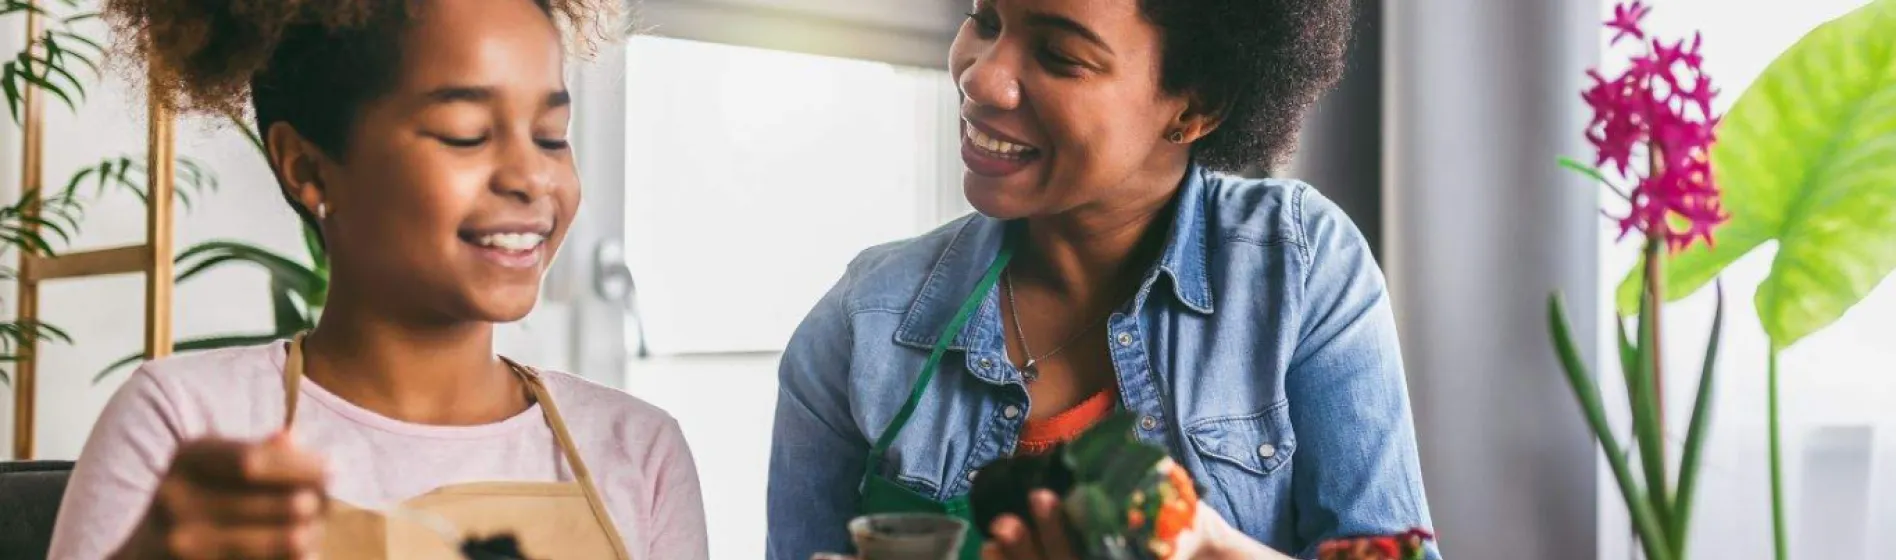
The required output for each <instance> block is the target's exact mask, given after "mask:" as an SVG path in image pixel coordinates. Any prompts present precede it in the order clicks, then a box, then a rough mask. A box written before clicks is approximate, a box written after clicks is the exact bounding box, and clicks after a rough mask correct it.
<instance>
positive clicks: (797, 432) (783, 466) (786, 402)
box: [765, 274, 869, 560]
mask: <svg viewBox="0 0 1896 560" xmlns="http://www.w3.org/2000/svg"><path fill="white" fill-rule="evenodd" d="M848 284H849V277H848V274H845V276H844V278H843V280H842V281H841V282H839V283H838V284H837V285H836V287H834V288H832V289H831V290H830V292H829V294H828V295H825V296H824V297H823V299H822V300H821V301H819V302H818V303H817V305H816V308H815V309H814V310H812V311H811V312H810V314H809V316H807V317H806V318H805V319H804V320H803V323H802V324H801V325H800V326H798V327H797V330H796V334H794V335H792V336H791V338H790V345H789V347H788V348H787V349H785V351H784V355H783V361H782V363H781V365H780V366H779V369H778V389H777V415H776V423H775V426H774V428H773V429H772V431H771V445H770V475H769V476H770V480H769V489H768V491H767V492H768V498H767V505H766V508H767V511H766V515H767V517H768V525H769V529H768V534H767V536H766V537H765V538H766V540H767V543H766V549H767V550H768V555H767V556H768V558H770V559H772V560H807V559H808V558H809V557H810V555H811V554H813V553H816V552H848V551H849V550H850V544H849V535H848V531H847V529H846V528H845V524H847V523H848V521H849V519H850V518H851V517H853V516H854V514H855V511H856V509H857V502H858V501H859V496H858V494H857V491H858V489H857V486H858V485H859V484H860V482H861V479H862V474H863V465H864V463H863V460H864V458H865V457H866V456H867V454H868V452H869V444H868V441H867V440H866V438H865V437H864V436H863V434H862V432H861V430H859V429H858V428H857V426H856V424H855V422H854V421H853V420H852V417H851V415H850V412H849V402H848V395H849V391H848V379H849V368H850V349H851V344H852V338H853V337H852V333H851V332H850V325H849V314H848V311H847V309H846V305H845V298H844V295H845V293H846V291H847V285H848Z"/></svg>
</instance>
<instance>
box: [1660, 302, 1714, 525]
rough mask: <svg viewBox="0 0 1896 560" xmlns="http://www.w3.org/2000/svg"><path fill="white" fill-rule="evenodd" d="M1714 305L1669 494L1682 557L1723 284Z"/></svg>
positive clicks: (1707, 425)
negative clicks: (1675, 485)
mask: <svg viewBox="0 0 1896 560" xmlns="http://www.w3.org/2000/svg"><path fill="white" fill-rule="evenodd" d="M1717 290H1718V307H1717V309H1716V310H1715V311H1713V312H1712V334H1711V337H1710V339H1709V340H1708V341H1707V342H1706V343H1705V360H1704V361H1703V362H1702V363H1701V364H1700V368H1699V386H1698V396H1697V397H1695V398H1694V400H1693V401H1692V420H1691V424H1690V427H1688V428H1686V432H1685V450H1684V451H1683V452H1682V455H1681V457H1680V459H1679V488H1678V490H1677V493H1676V494H1673V498H1672V519H1671V520H1670V521H1671V522H1672V527H1671V535H1672V536H1673V537H1674V540H1673V542H1672V553H1673V556H1674V557H1676V558H1685V557H1686V556H1685V545H1686V542H1685V541H1686V540H1687V539H1685V536H1686V535H1687V534H1688V533H1689V532H1690V531H1691V529H1692V495H1693V493H1694V492H1696V491H1697V490H1698V473H1699V457H1700V456H1701V454H1702V453H1703V452H1704V450H1705V438H1706V437H1707V436H1706V435H1705V434H1706V432H1707V431H1708V430H1710V429H1711V423H1712V372H1713V370H1715V369H1717V368H1716V366H1717V365H1718V342H1719V339H1720V338H1722V337H1721V335H1720V333H1723V332H1724V330H1725V287H1724V286H1723V285H1720V286H1718V288H1717Z"/></svg>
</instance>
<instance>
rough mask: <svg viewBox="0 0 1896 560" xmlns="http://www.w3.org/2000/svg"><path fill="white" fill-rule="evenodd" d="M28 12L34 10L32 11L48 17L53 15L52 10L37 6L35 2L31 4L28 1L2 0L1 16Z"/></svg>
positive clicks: (0, 5) (0, 4) (0, 6)
mask: <svg viewBox="0 0 1896 560" xmlns="http://www.w3.org/2000/svg"><path fill="white" fill-rule="evenodd" d="M26 12H32V13H35V14H39V15H42V16H47V17H51V16H52V12H48V11H46V8H41V7H39V6H35V5H33V4H29V3H26V2H20V1H17V0H6V1H5V2H0V16H6V15H13V14H16V13H26Z"/></svg>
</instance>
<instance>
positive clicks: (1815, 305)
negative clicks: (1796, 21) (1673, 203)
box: [1617, 0, 1896, 348]
mask: <svg viewBox="0 0 1896 560" xmlns="http://www.w3.org/2000/svg"><path fill="white" fill-rule="evenodd" d="M1892 36H1896V1H1892V0H1879V1H1877V2H1873V3H1871V4H1869V5H1867V6H1864V7H1862V8H1859V9H1857V10H1856V11H1854V12H1851V13H1850V14H1848V15H1845V16H1843V17H1841V18H1838V19H1836V20H1834V21H1831V22H1828V23H1825V24H1824V25H1822V26H1819V27H1818V28H1817V29H1816V30H1814V31H1812V32H1810V33H1809V34H1808V35H1806V36H1805V37H1804V38H1803V39H1802V40H1800V41H1798V43H1797V44H1796V45H1794V46H1792V47H1791V48H1790V49H1789V50H1788V51H1786V52H1785V53H1784V54H1782V55H1780V56H1779V57H1778V59H1777V60H1776V61H1774V62H1772V63H1771V65H1770V66H1769V67H1767V68H1766V69H1765V71H1764V73H1763V74H1761V75H1760V76H1759V77H1758V79H1757V81H1756V82H1755V83H1753V84H1752V85H1751V87H1750V88H1749V89H1747V90H1746V91H1745V93H1744V95H1743V96H1741V97H1739V99H1738V101H1737V103H1736V104H1735V105H1733V107H1732V110H1731V113H1730V114H1728V115H1726V117H1725V120H1724V123H1723V124H1722V125H1721V126H1720V128H1719V140H1718V143H1717V144H1715V145H1714V146H1713V148H1712V165H1713V169H1714V170H1715V173H1716V174H1717V179H1718V182H1719V185H1720V187H1721V188H1722V189H1723V190H1724V194H1723V200H1724V205H1725V208H1726V210H1727V211H1728V212H1729V213H1730V214H1731V221H1730V222H1728V223H1726V224H1725V225H1724V226H1722V227H1720V228H1719V229H1718V231H1717V233H1716V239H1717V245H1716V246H1715V247H1711V248H1707V247H1703V246H1694V247H1693V248H1691V249H1688V250H1686V251H1685V252H1683V253H1681V254H1679V255H1677V256H1675V257H1674V258H1673V259H1671V260H1670V261H1669V262H1668V263H1667V266H1666V271H1665V276H1666V284H1667V287H1668V289H1667V292H1666V299H1667V300H1668V301H1670V300H1676V299H1678V298H1681V297H1684V296H1686V295H1688V294H1691V293H1693V292H1695V291H1697V290H1699V289H1700V288H1702V287H1704V285H1705V284H1706V283H1707V282H1710V281H1711V279H1712V278H1713V277H1715V276H1717V275H1718V273H1719V272H1720V271H1722V270H1723V269H1724V268H1725V267H1726V266H1728V265H1730V264H1731V263H1732V262H1733V261H1735V260H1737V259H1738V258H1739V257H1741V256H1743V255H1745V254H1746V253H1749V252H1750V251H1751V250H1752V249H1755V248H1757V247H1758V246H1759V245H1762V244H1763V243H1765V242H1767V241H1777V255H1776V257H1775V259H1774V260H1773V261H1772V263H1771V273H1770V275H1769V276H1767V277H1766V278H1765V280H1764V282H1763V283H1761V284H1760V285H1759V286H1758V291H1757V294H1756V296H1755V303H1756V306H1757V310H1758V316H1759V319H1760V320H1761V321H1762V322H1763V324H1764V330H1765V333H1766V334H1767V335H1769V337H1770V339H1771V341H1772V345H1773V346H1774V347H1778V348H1784V347H1788V346H1790V345H1791V344H1794V343H1796V342H1797V341H1798V340H1800V339H1802V338H1803V337H1804V336H1806V335H1808V334H1810V333H1812V332H1816V331H1817V330H1818V329H1822V328H1824V327H1825V326H1828V325H1830V324H1831V323H1833V322H1835V321H1836V320H1837V319H1838V318H1840V317H1842V316H1843V314H1844V312H1845V311H1847V310H1848V309H1849V308H1850V307H1852V306H1854V305H1856V303H1857V302H1859V301H1861V300H1862V298H1863V297H1864V296H1865V295H1867V294H1868V293H1869V291H1870V290H1871V289H1873V288H1874V287H1876V285H1877V284H1879V283H1880V282H1881V281H1882V279H1883V278H1884V277H1885V276H1887V275H1888V274H1889V273H1890V271H1891V270H1892V269H1893V268H1896V41H1890V40H1889V37H1892ZM1640 274H1641V272H1640V271H1638V270H1635V271H1633V272H1632V273H1631V274H1630V275H1628V277H1627V279H1626V281H1625V282H1622V283H1621V285H1620V289H1619V293H1618V297H1617V300H1618V304H1619V309H1620V311H1621V313H1627V312H1628V311H1629V310H1630V309H1631V308H1632V307H1633V304H1636V303H1637V299H1638V295H1637V288H1636V287H1635V286H1634V284H1636V283H1637V280H1636V279H1637V278H1638V277H1639V275H1640Z"/></svg>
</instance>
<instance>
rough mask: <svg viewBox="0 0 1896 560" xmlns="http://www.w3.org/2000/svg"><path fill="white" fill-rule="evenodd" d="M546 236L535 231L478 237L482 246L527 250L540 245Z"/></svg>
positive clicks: (508, 249) (507, 249)
mask: <svg viewBox="0 0 1896 560" xmlns="http://www.w3.org/2000/svg"><path fill="white" fill-rule="evenodd" d="M545 239H546V236H543V235H540V234H537V233H495V234H490V235H484V236H481V238H480V244H481V246H483V247H493V248H496V249H502V250H506V251H528V250H532V249H533V248H534V247H538V246H540V242H541V241H544V240H545Z"/></svg>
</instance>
